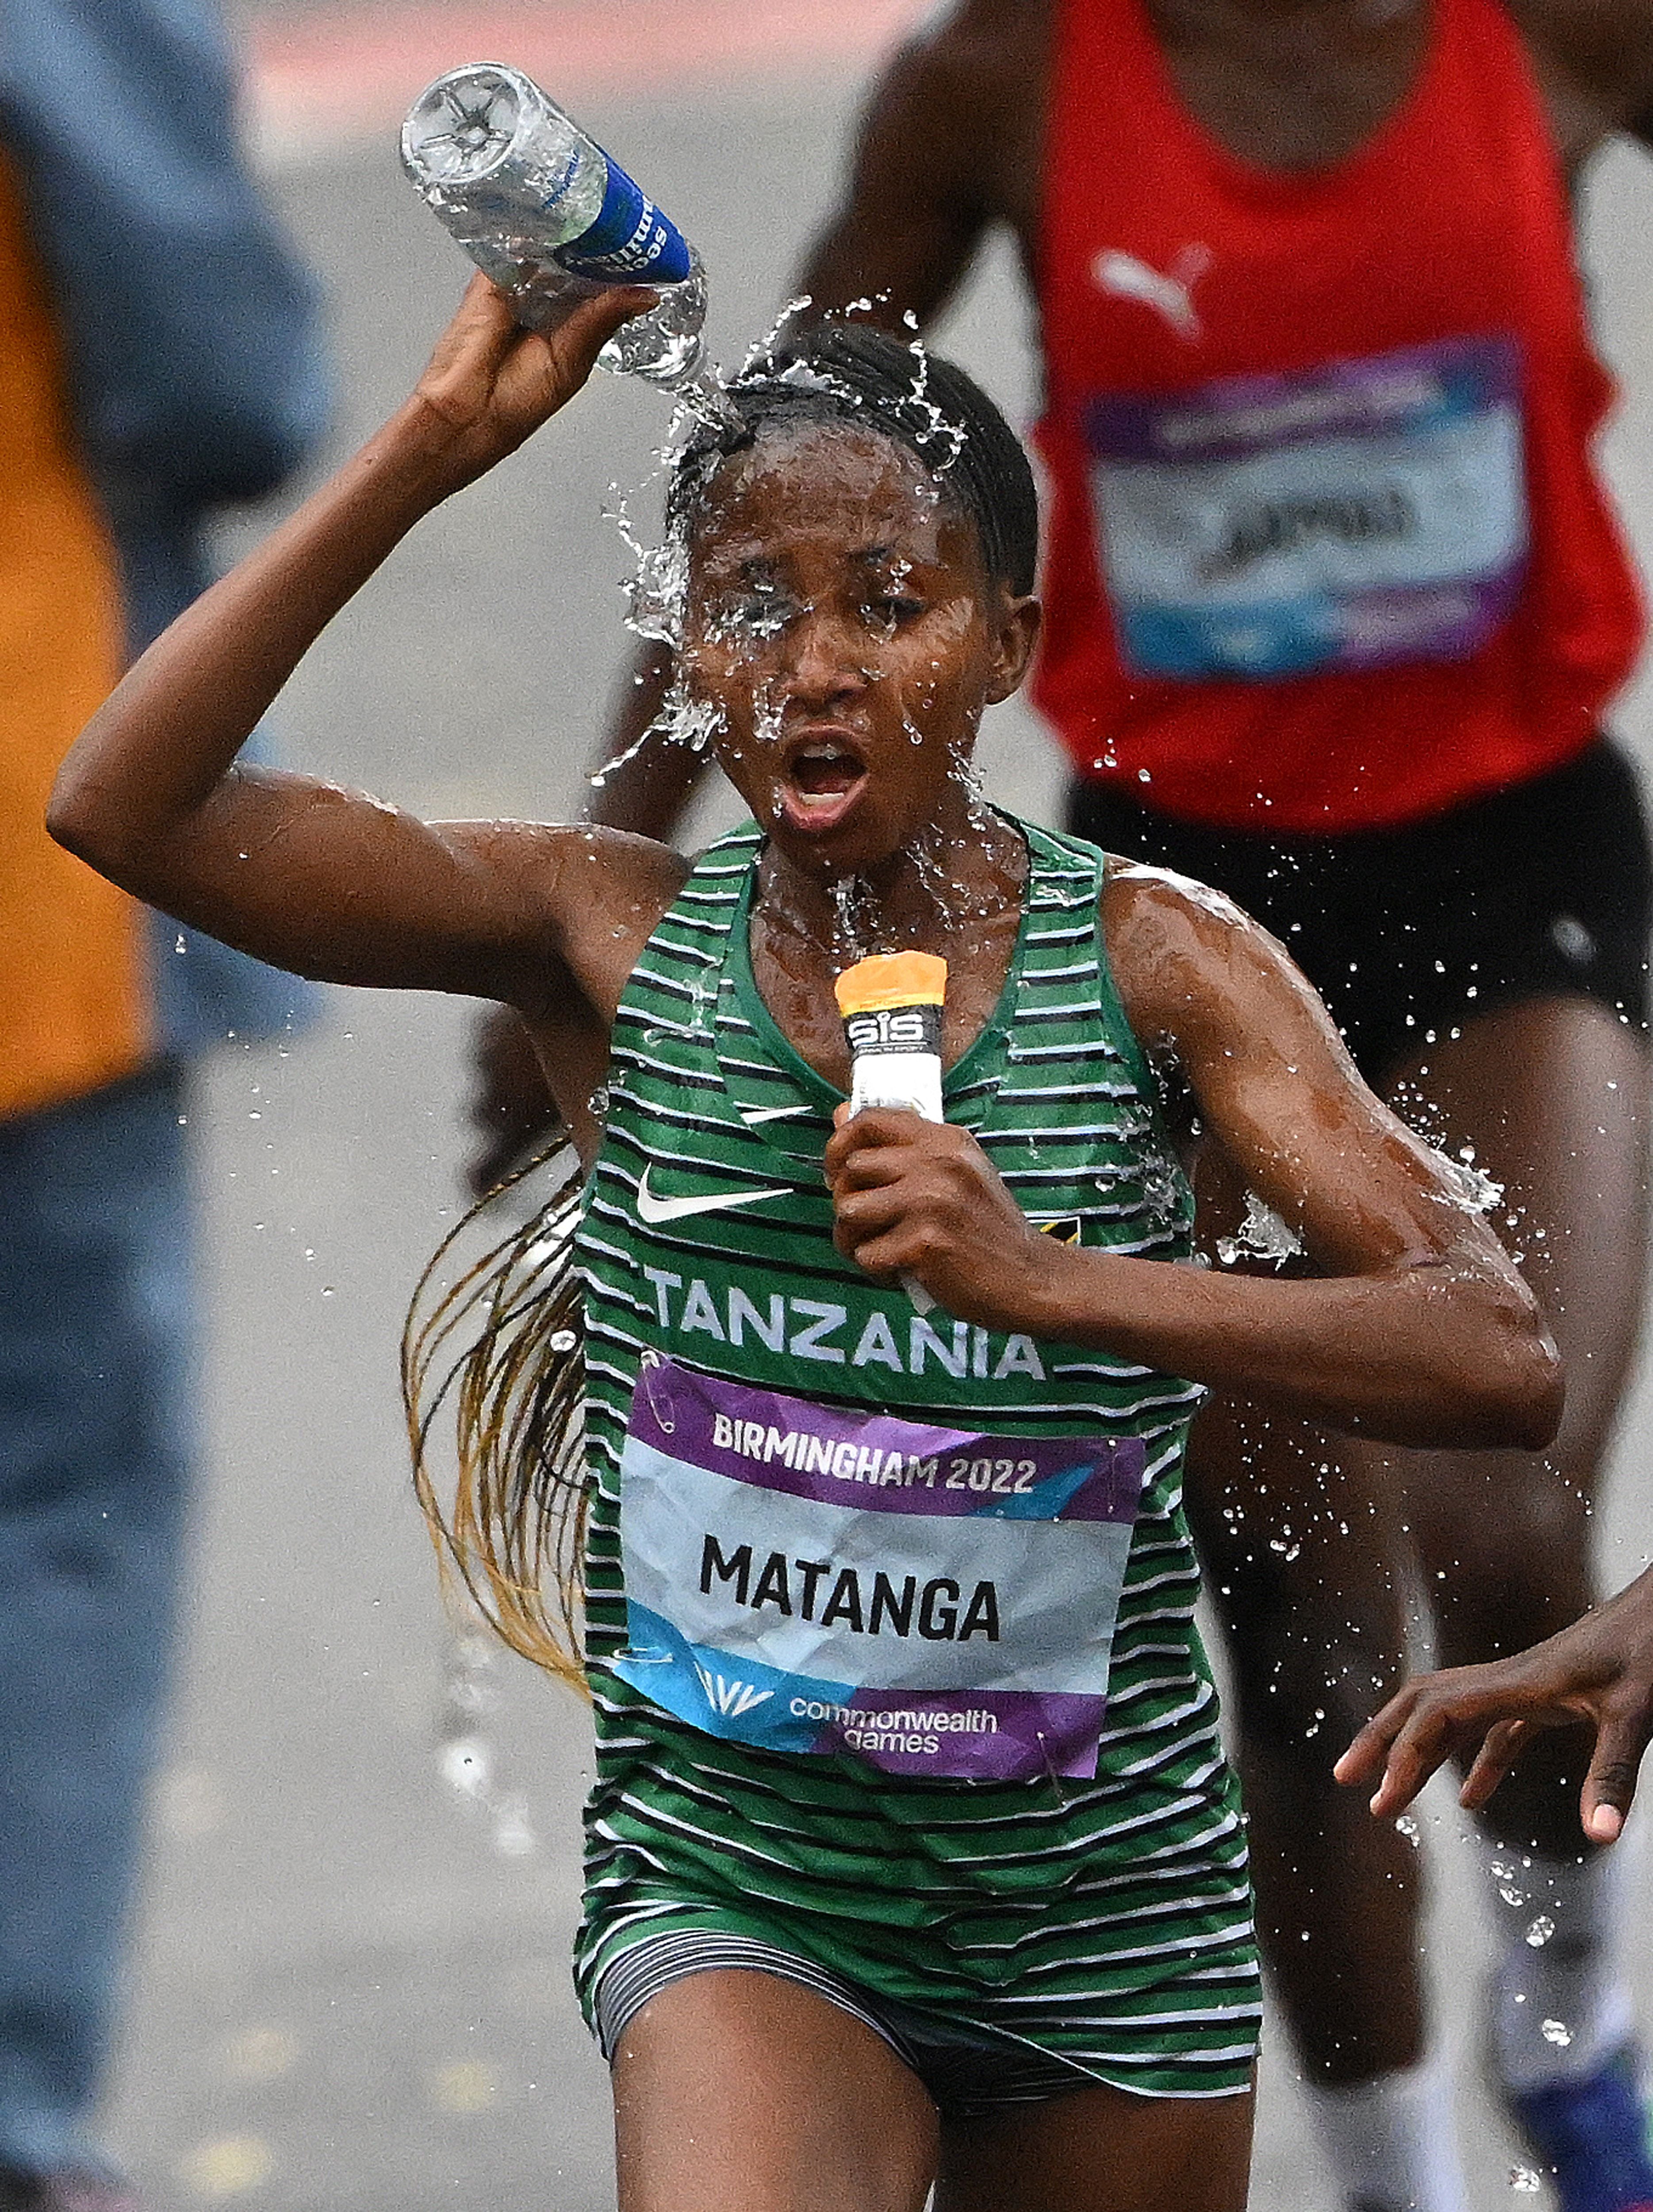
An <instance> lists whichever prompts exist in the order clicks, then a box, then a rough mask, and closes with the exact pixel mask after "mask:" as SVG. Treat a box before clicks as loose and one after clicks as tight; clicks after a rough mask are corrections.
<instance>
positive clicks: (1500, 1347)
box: [1466, 1286, 1566, 1451]
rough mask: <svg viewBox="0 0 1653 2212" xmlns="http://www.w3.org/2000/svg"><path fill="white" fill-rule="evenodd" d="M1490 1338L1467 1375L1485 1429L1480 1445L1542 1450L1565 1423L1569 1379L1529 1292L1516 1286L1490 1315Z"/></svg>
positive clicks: (1477, 1439) (1488, 1337)
mask: <svg viewBox="0 0 1653 2212" xmlns="http://www.w3.org/2000/svg"><path fill="white" fill-rule="evenodd" d="M1488 1321H1489V1328H1488V1330H1487V1334H1486V1340H1484V1342H1483V1345H1482V1346H1481V1347H1480V1352H1479V1356H1478V1357H1477V1358H1476V1359H1475V1361H1474V1373H1473V1375H1472V1376H1468V1377H1467V1378H1466V1379H1467V1382H1468V1390H1469V1395H1471V1397H1472V1398H1473V1400H1474V1402H1475V1405H1476V1407H1477V1410H1478V1414H1479V1419H1478V1421H1477V1426H1478V1427H1479V1428H1480V1430H1481V1431H1482V1433H1481V1434H1480V1436H1478V1437H1476V1439H1475V1441H1476V1442H1477V1443H1480V1444H1483V1445H1486V1446H1492V1447H1495V1448H1498V1449H1505V1450H1510V1449H1513V1450H1518V1451H1542V1450H1543V1449H1544V1447H1545V1446H1546V1445H1547V1443H1550V1441H1551V1440H1552V1438H1553V1437H1554V1435H1555V1432H1556V1431H1557V1429H1558V1428H1559V1426H1560V1425H1561V1408H1562V1405H1563V1402H1564V1401H1565V1396H1566V1378H1565V1374H1564V1373H1563V1370H1562V1365H1561V1355H1560V1353H1559V1352H1558V1351H1557V1349H1556V1346H1555V1340H1554V1339H1553V1337H1552V1336H1551V1334H1550V1333H1549V1331H1548V1329H1547V1328H1545V1326H1544V1323H1543V1321H1542V1319H1541V1316H1540V1314H1539V1311H1538V1309H1537V1306H1536V1305H1535V1304H1534V1302H1533V1300H1532V1299H1531V1297H1528V1295H1527V1293H1526V1291H1525V1290H1524V1288H1521V1287H1519V1286H1512V1288H1511V1291H1510V1294H1509V1295H1508V1296H1507V1297H1504V1298H1501V1299H1499V1300H1498V1303H1497V1308H1496V1310H1494V1312H1493V1313H1492V1314H1491V1315H1490V1316H1488Z"/></svg>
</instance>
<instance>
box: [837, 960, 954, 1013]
mask: <svg viewBox="0 0 1653 2212" xmlns="http://www.w3.org/2000/svg"><path fill="white" fill-rule="evenodd" d="M833 991H834V993H835V994H836V997H837V1000H838V1012H840V1013H841V1014H842V1016H843V1018H844V1019H845V1020H846V1021H848V1019H849V1018H850V1016H851V1015H852V1014H878V1013H887V1012H890V1010H891V1009H892V1008H894V1007H896V1006H940V1005H941V1004H942V1002H943V1001H944V1000H945V998H946V995H947V963H946V962H945V960H943V959H941V958H940V957H939V955H937V954H936V953H933V952H875V953H873V954H872V957H870V958H869V959H866V960H858V961H857V962H856V963H855V965H854V967H853V968H846V969H844V971H843V973H842V975H840V976H839V978H838V980H837V981H836V983H835V984H834V985H833Z"/></svg>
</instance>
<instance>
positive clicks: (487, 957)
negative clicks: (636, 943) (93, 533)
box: [51, 277, 681, 1018]
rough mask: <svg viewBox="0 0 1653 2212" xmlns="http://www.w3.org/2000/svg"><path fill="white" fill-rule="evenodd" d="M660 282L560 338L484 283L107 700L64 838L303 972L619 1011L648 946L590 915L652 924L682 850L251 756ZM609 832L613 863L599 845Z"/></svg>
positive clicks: (130, 885)
mask: <svg viewBox="0 0 1653 2212" xmlns="http://www.w3.org/2000/svg"><path fill="white" fill-rule="evenodd" d="M652 296H653V295H650V294H647V293H639V292H636V291H616V292H614V293H611V294H608V295H605V296H604V297H603V298H601V299H599V300H594V301H591V302H589V303H587V304H586V305H585V306H583V307H580V309H579V310H577V311H576V313H574V316H572V317H571V318H570V319H569V320H568V323H567V324H565V325H563V327H562V330H561V331H558V332H556V334H555V335H554V336H552V337H550V338H544V337H532V336H530V335H529V334H528V333H526V332H525V331H520V330H519V329H517V328H516V327H515V325H514V323H513V321H512V319H511V315H510V313H509V310H508V308H507V307H506V305H505V303H504V302H503V301H502V300H501V298H500V296H499V295H498V294H497V293H496V292H495V291H494V290H493V289H492V287H491V286H489V284H488V283H486V281H485V280H484V279H483V278H480V277H478V278H477V279H475V280H473V282H472V283H471V288H470V289H469V291H468V292H467V293H466V295H465V302H464V304H463V306H462V307H461V308H460V310H459V313H458V314H457V315H456V317H455V318H454V319H453V323H452V325H450V326H449V329H448V331H447V332H446V334H445V335H444V337H443V338H442V340H441V343H440V344H439V346H438V348H437V350H436V352H435V356H433V359H432V362H431V365H430V367H429V368H428V370H427V371H426V373H425V374H424V376H423V377H422V379H421V380H420V383H419V386H418V387H417V389H416V392H415V393H414V395H413V396H412V398H410V400H409V401H408V402H407V403H406V404H405V405H404V406H403V407H402V408H401V409H399V410H398V412H397V413H396V415H395V416H392V419H391V421H390V422H387V423H386V425H385V427H384V428H383V429H381V430H380V432H379V433H378V434H377V435H375V436H374V437H373V438H372V439H370V440H369V441H368V444H367V445H366V446H365V447H363V448H362V451H361V452H360V453H357V454H356V456H355V458H354V459H352V460H350V461H349V462H348V463H347V464H346V465H345V466H344V467H343V469H341V470H340V471H338V473H337V475H336V476H335V477H333V479H332V480H331V483H328V484H326V485H325V486H324V487H323V488H322V489H321V490H319V492H318V493H316V494H315V495H314V496H313V498H312V499H310V500H309V501H307V502H306V504H305V506H304V507H301V509H300V511H299V513H297V514H295V516H294V517H293V518H292V519H291V520H289V522H288V523H286V524H285V525H284V526H283V527H282V528H281V529H280V530H278V531H277V532H276V533H275V534H274V535H273V536H272V537H271V538H270V539H269V540H268V541H266V543H265V544H264V545H262V546H260V547H259V548H258V550H256V551H255V552H253V553H252V554H251V555H250V556H248V557H247V558H246V560H245V561H243V562H241V563H240V565H239V566H238V567H237V568H235V569H234V571H233V572H232V573H231V574H229V575H228V576H226V577H225V578H223V579H222V580H221V581H220V582H219V583H217V584H216V585H215V586H213V588H212V589H211V590H210V592H207V593H205V594H204V597H203V598H202V599H199V600H198V601H197V603H196V604H195V605H194V606H192V607H191V609H190V610H189V611H188V612H187V613H185V615H184V616H182V617H180V618H179V621H178V622H176V623H173V626H172V628H171V629H169V630H168V631H167V633H166V634H165V635H164V636H162V637H161V638H160V639H159V640H158V641H156V642H155V644H154V645H153V646H151V647H150V648H149V651H148V652H147V653H144V654H143V658H142V659H140V660H139V661H138V662H137V665H136V666H135V667H134V668H133V669H132V671H131V673H130V674H129V675H128V676H127V677H126V678H125V681H124V682H123V683H122V684H120V685H119V688H118V689H117V690H115V692H114V693H113V694H112V696H111V697H110V699H109V700H108V701H107V702H106V703H105V705H104V706H103V708H101V709H100V712H99V713H98V714H96V715H95V716H94V719H93V720H92V722H91V723H90V724H89V725H88V727H87V729H86V730H85V732H83V733H82V736H81V738H79V740H78V741H77V743H76V745H75V747H74V749H73V750H72V751H71V752H70V756H69V758H68V760H67V761H66V762H65V763H64V768H63V770H62V772H61V774H60V775H59V777H58V786H57V789H56V791H55V793H54V794H53V798H52V812H51V828H52V833H53V835H54V836H57V837H58V839H59V840H60V842H63V843H64V844H65V845H67V846H68V847H69V848H70V849H71V850H72V851H74V852H76V853H77V854H80V856H81V857H82V859H84V860H88V861H89V862H90V863H91V865H92V866H94V867H96V868H98V869H100V871H101V872H103V873H104V874H106V875H107V876H109V877H111V878H112V879H113V880H114V881H116V882H117V883H119V884H122V885H123V886H124V887H125V889H126V890H130V891H131V892H133V893H134V894H135V895H136V896H138V897H140V898H143V899H146V900H148V901H149V902H150V903H152V904H154V905H156V906H159V907H161V908H164V909H165V910H166V911H167V913H170V914H173V915H177V916H178V917H179V919H180V920H184V921H190V922H192V923H194V924H196V925H198V926H199V927H202V928H204V929H206V930H209V931H210V933H212V934H213V935H214V936H216V937H220V938H222V939H226V940H228V942H229V943H231V944H234V945H240V946H241V947H242V948H244V949H245V950H246V951H249V952H252V953H255V954H257V955H258V956H259V957H262V958H264V959H266V960H269V961H271V962H273V963H276V964H277V965H280V966H283V967H287V968H291V969H296V970H298V971H300V972H301V973H303V974H306V975H315V976H319V977H322V978H325V979H327V980H331V981H340V982H349V983H367V984H380V985H391V986H398V987H410V988H423V989H432V990H443V991H456V992H465V993H471V994H477V995H478V996H483V997H489V998H496V999H501V1000H506V1001H507V1002H508V1003H510V1004H512V1005H514V1006H518V1007H520V1008H521V1009H522V1010H523V1011H525V1012H529V1013H531V1014H533V1015H536V1016H538V1017H541V1018H547V1017H553V1016H554V1015H555V1013H556V1005H557V1002H558V1000H559V999H568V1000H570V1002H571V1003H573V1002H576V1001H587V1000H588V1001H589V1002H590V1004H591V1005H592V1006H598V1007H599V1010H600V1009H601V1006H602V1001H603V1000H604V998H605V995H607V994H608V990H609V987H610V985H611V984H612V987H613V989H615V990H617V988H618V986H619V981H620V980H622V979H623V969H622V968H621V966H620V959H621V957H623V956H625V957H624V964H625V967H628V968H629V964H630V958H632V957H635V948H633V949H632V950H631V951H629V956H626V949H625V947H624V946H623V945H620V946H619V947H618V950H617V952H616V953H615V954H613V955H611V954H609V953H607V952H605V951H603V950H601V948H602V946H603V945H604V944H605V942H606V943H609V944H616V943H617V939H616V933H615V932H614V931H613V930H612V929H611V928H600V927H587V925H588V924H592V923H594V922H596V921H598V920H599V914H598V908H599V907H603V906H604V902H605V901H607V902H610V903H613V902H616V901H617V902H618V905H619V907H620V908H622V909H623V915H622V919H623V916H624V915H626V914H629V915H630V916H631V917H632V921H633V923H634V924H636V925H637V926H641V927H643V933H644V934H647V926H648V925H649V924H651V923H652V920H653V915H648V914H647V913H644V912H642V908H647V905H648V902H649V899H650V897H651V896H653V895H654V894H656V893H658V897H657V898H656V901H655V909H654V910H655V912H658V910H659V906H661V905H663V904H665V902H668V901H669V899H670V897H671V896H672V890H674V888H675V884H676V881H677V880H678V878H680V876H681V866H680V864H679V863H678V862H677V861H676V860H674V858H673V857H672V855H671V854H666V853H664V852H661V851H659V849H658V848H651V847H647V846H645V845H642V844H641V843H640V842H637V841H634V840H629V839H623V838H615V837H613V836H611V835H608V836H605V834H604V833H600V832H593V831H589V830H582V829H565V828H556V827H547V826H544V825H541V824H537V823H444V824H433V823H424V822H421V821H418V820H416V819H415V818H414V817H411V816H410V815H408V814H405V813H403V812H402V811H399V810H398V809H396V808H394V807H390V806H386V805H381V804H380V802H379V801H377V800H374V799H369V798H367V797H365V796H363V795H362V794H361V793H354V792H348V791H343V790H340V789H338V788H337V787H334V786H332V785H331V784H327V783H324V782H320V781H316V780H314V779H313V778H309V777H306V776H299V775H280V774H277V773H275V772H274V771H270V770H267V769H259V768H254V767H242V766H239V765H238V764H237V762H236V755H237V753H238V751H239V750H240V745H241V744H242V743H243V741H244V740H245V738H246V736H247V734H248V733H249V732H251V730H252V727H253V726H254V724H255V723H256V722H257V721H258V718H259V716H260V715H261V714H263V713H264V709H265V708H267V707H268V705H269V704H270V701H271V700H272V699H273V698H274V697H275V696H276V694H277V692H278V691H279V690H280V689H281V687H282V685H283V683H284V682H285V681H286V679H287V678H288V677H289V675H290V674H291V672H292V671H293V669H294V668H295V666H296V665H297V663H298V661H299V659H301V656H302V654H303V653H304V652H305V651H306V650H307V647H309V646H310V645H311V644H312V643H313V641H314V640H315V638H316V637H317V636H318V635H319V634H320V632H321V631H322V629H325V626H326V624H327V623H328V622H329V621H331V618H332V617H333V616H334V615H335V614H337V612H338V611H339V610H340V608H342V607H343V605H345V604H346V602H347V601H348V600H349V599H350V598H351V597H352V596H353V595H354V593H355V592H356V591H357V590H359V589H360V587H361V586H362V585H363V584H364V583H365V582H366V581H367V580H368V577H369V576H371V575H372V574H373V573H374V570H375V569H376V568H378V567H379V565H380V562H382V561H384V560H385V558H386V556H388V554H389V553H390V552H391V551H392V549H393V547H394V546H395V545H396V544H397V543H398V541H399V540H400V538H402V537H403V536H404V535H405V533H406V532H408V531H409V530H410V528H411V527H412V526H413V525H414V524H415V523H416V522H417V521H418V520H419V519H420V518H421V517H422V515H424V514H425V513H428V512H429V510H430V509H431V508H433V507H435V506H437V505H438V504H439V503H440V502H441V501H442V500H444V499H446V498H447V497H448V496H449V495H451V494H452V493H453V492H455V491H458V490H459V489H461V488H462V487H463V486H464V485H465V484H467V483H471V481H472V480H473V479H474V478H476V477H478V476H480V475H482V474H483V471H485V470H487V469H488V468H489V467H491V466H493V465H494V464H495V462H496V461H498V460H500V459H502V458H503V457H504V456H505V455H506V454H507V453H511V452H513V451H514V449H515V447H517V446H518V445H520V443H521V442H522V441H523V440H524V439H525V438H526V437H527V436H528V435H530V434H531V433H532V431H533V430H534V429H536V428H538V426H539V425H540V424H541V423H542V422H544V421H545V420H546V419H547V418H548V417H549V416H550V415H552V414H554V413H556V410H558V409H559V408H560V407H562V405H564V404H566V403H567V401H568V399H569V398H572V397H573V395H574V392H577V391H578V390H579V388H580V386H581V385H582V384H583V383H584V382H585V380H586V376H587V374H589V372H590V370H591V368H592V365H593V361H594V359H595V357H596V354H597V351H598V349H599V347H600V346H601V345H602V344H603V343H604V341H605V339H606V338H607V337H608V336H609V335H610V334H611V331H613V330H614V329H615V328H616V327H617V325H618V324H619V323H620V322H621V321H622V320H623V319H624V318H625V316H626V315H627V313H636V312H637V311H638V309H639V308H640V307H642V306H643V305H645V304H646V303H647V301H648V300H649V299H650V298H651V297H652ZM593 840H596V841H598V842H599V844H600V848H601V853H602V857H603V859H604V860H605V866H603V867H601V868H591V867H589V866H586V865H585V862H586V859H587V857H588V855H589V854H590V853H591V851H592V850H593ZM576 860H577V861H578V862H580V865H578V866H573V865H570V863H571V862H572V861H576ZM639 899H640V900H641V908H639V907H638V906H637V905H635V904H633V903H632V902H633V901H634V900H639ZM640 917H641V919H640ZM600 919H602V920H604V921H609V920H611V919H612V917H611V916H610V915H607V913H606V910H605V911H604V913H603V914H602V915H601V916H600ZM632 933H633V934H635V927H634V928H633V930H632ZM593 948H597V949H595V950H593ZM611 971H612V972H611ZM586 1011H587V1012H588V1011H589V1009H588V1008H586ZM608 1011H611V1008H610V1009H608Z"/></svg>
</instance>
